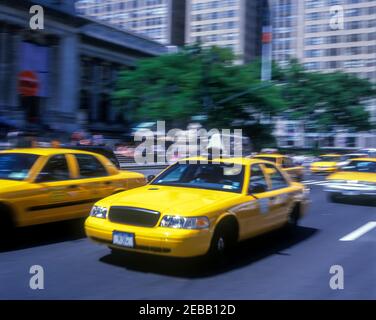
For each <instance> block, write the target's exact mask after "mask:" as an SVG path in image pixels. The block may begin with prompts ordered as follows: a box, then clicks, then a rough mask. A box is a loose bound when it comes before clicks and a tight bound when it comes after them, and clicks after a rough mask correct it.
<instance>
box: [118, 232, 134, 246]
mask: <svg viewBox="0 0 376 320" xmlns="http://www.w3.org/2000/svg"><path fill="white" fill-rule="evenodd" d="M112 243H113V244H116V245H118V246H121V247H127V248H134V244H135V241H134V234H133V233H127V232H119V231H114V232H113V234H112Z"/></svg>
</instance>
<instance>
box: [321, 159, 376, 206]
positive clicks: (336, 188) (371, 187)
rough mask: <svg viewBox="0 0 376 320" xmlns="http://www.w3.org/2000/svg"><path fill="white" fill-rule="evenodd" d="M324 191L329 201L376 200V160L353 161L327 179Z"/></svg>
mask: <svg viewBox="0 0 376 320" xmlns="http://www.w3.org/2000/svg"><path fill="white" fill-rule="evenodd" d="M324 191H326V192H327V193H328V195H329V197H328V198H329V200H330V201H332V202H336V201H338V200H340V199H341V198H342V199H343V198H347V199H360V198H366V199H369V200H373V201H375V200H376V158H359V159H352V160H351V161H350V163H349V164H347V165H346V166H343V167H341V169H340V170H339V171H338V172H336V173H334V174H332V175H330V176H328V177H327V184H326V185H325V188H324Z"/></svg>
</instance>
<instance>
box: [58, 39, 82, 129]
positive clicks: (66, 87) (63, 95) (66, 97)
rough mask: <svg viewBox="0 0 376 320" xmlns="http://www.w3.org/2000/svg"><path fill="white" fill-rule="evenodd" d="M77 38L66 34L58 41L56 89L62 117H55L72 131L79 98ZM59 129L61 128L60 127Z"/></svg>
mask: <svg viewBox="0 0 376 320" xmlns="http://www.w3.org/2000/svg"><path fill="white" fill-rule="evenodd" d="M78 50H79V48H78V38H77V36H76V35H74V34H73V35H66V36H64V37H62V38H61V39H60V43H59V55H58V59H59V61H58V64H59V74H58V78H59V80H58V86H57V87H58V90H57V106H58V114H61V116H62V118H63V119H56V120H57V122H61V121H64V128H63V129H64V130H66V131H73V130H76V129H77V126H78V124H77V111H78V103H79V101H78V98H79V91H80V88H79V85H80V82H79V74H80V72H79V69H80V61H79V52H78ZM60 129H61V128H60Z"/></svg>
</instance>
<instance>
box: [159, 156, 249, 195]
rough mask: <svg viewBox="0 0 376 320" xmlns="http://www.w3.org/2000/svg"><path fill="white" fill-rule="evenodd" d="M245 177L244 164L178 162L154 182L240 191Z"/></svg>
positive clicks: (166, 184)
mask: <svg viewBox="0 0 376 320" xmlns="http://www.w3.org/2000/svg"><path fill="white" fill-rule="evenodd" d="M243 178H244V166H243V165H234V164H226V163H207V164H201V163H198V164H189V163H188V164H186V163H184V164H182V163H177V164H175V165H173V166H172V167H171V168H169V169H167V170H166V171H165V172H163V173H162V174H161V175H160V176H159V177H157V178H156V179H155V180H154V181H153V182H152V184H153V185H165V186H176V187H184V188H201V189H209V190H218V191H227V192H236V193H240V192H241V191H242V187H243Z"/></svg>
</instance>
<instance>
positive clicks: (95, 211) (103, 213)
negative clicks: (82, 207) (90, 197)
mask: <svg viewBox="0 0 376 320" xmlns="http://www.w3.org/2000/svg"><path fill="white" fill-rule="evenodd" d="M107 211H108V209H107V208H106V207H100V206H94V207H93V208H92V209H91V211H90V216H91V217H96V218H102V219H106V217H107Z"/></svg>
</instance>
